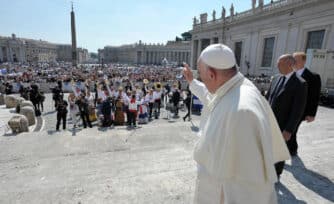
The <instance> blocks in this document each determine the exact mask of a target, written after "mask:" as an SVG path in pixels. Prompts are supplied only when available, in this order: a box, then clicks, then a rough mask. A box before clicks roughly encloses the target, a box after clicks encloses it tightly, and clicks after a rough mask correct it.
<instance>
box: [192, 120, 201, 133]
mask: <svg viewBox="0 0 334 204" xmlns="http://www.w3.org/2000/svg"><path fill="white" fill-rule="evenodd" d="M190 122H191V131H193V132H199V127H197V126H196V125H195V124H194V123H193V121H190Z"/></svg>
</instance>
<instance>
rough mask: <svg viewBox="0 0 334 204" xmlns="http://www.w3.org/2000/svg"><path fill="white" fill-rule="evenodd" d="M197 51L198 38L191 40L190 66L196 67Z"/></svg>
mask: <svg viewBox="0 0 334 204" xmlns="http://www.w3.org/2000/svg"><path fill="white" fill-rule="evenodd" d="M197 51H198V40H193V41H192V43H191V61H190V67H192V69H196V66H197Z"/></svg>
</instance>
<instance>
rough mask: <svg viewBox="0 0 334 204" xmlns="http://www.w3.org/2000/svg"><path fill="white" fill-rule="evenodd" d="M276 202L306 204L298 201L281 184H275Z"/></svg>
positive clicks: (281, 203)
mask: <svg viewBox="0 0 334 204" xmlns="http://www.w3.org/2000/svg"><path fill="white" fill-rule="evenodd" d="M275 189H276V192H277V200H278V203H280V204H306V202H305V201H302V200H298V199H297V198H296V197H295V196H294V195H293V193H292V192H291V191H289V189H287V188H286V187H285V186H284V185H283V184H282V183H280V182H279V183H276V184H275Z"/></svg>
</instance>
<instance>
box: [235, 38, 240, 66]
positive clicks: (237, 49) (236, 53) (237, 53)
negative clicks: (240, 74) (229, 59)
mask: <svg viewBox="0 0 334 204" xmlns="http://www.w3.org/2000/svg"><path fill="white" fill-rule="evenodd" d="M234 53H235V59H236V61H237V64H238V66H240V60H241V53H242V42H236V43H235V44H234Z"/></svg>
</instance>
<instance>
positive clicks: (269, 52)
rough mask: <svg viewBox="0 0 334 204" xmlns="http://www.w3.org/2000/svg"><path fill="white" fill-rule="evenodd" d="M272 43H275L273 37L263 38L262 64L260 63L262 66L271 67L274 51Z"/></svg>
mask: <svg viewBox="0 0 334 204" xmlns="http://www.w3.org/2000/svg"><path fill="white" fill-rule="evenodd" d="M274 44H275V37H270V38H265V39H264V47H263V55H262V64H261V66H262V67H271V63H272V59H273V53H274Z"/></svg>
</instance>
